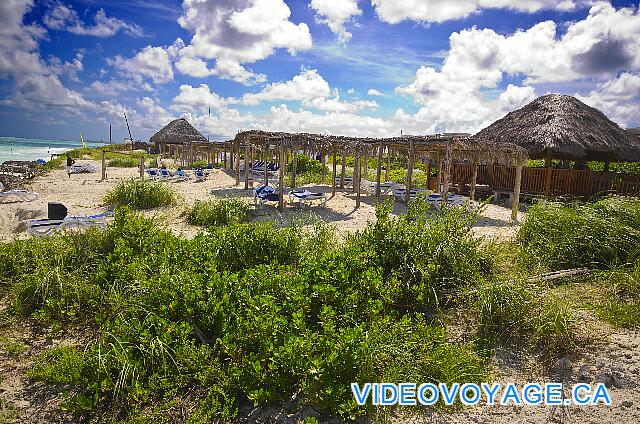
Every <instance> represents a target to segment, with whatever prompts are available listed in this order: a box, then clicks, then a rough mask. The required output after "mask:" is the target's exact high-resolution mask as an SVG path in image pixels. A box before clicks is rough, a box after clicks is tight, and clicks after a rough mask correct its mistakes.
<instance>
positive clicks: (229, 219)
mask: <svg viewBox="0 0 640 424" xmlns="http://www.w3.org/2000/svg"><path fill="white" fill-rule="evenodd" d="M249 209H250V208H249V204H248V203H247V202H246V200H243V199H240V198H237V197H231V198H223V199H217V200H209V201H204V202H202V201H196V202H195V204H194V205H193V206H191V207H189V208H187V209H186V210H185V212H184V216H186V218H187V221H188V222H189V224H191V225H198V226H201V227H211V226H216V227H219V226H222V225H229V224H240V223H243V222H246V221H247V220H248V219H249Z"/></svg>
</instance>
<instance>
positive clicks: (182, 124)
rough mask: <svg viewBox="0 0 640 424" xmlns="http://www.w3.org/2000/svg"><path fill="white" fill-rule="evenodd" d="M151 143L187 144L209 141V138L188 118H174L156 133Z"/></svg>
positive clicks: (150, 140)
mask: <svg viewBox="0 0 640 424" xmlns="http://www.w3.org/2000/svg"><path fill="white" fill-rule="evenodd" d="M149 142H150V143H169V144H187V143H193V142H198V143H201V142H207V138H206V137H205V136H203V135H202V134H200V132H199V131H198V130H197V129H195V128H194V127H193V125H191V124H190V123H189V122H188V121H187V120H186V119H184V118H180V119H174V120H173V121H171V122H169V123H168V124H167V125H166V126H165V127H164V128H163V129H161V130H160V131H158V132H157V133H155V134H154V135H153V136H152V137H151V138H150V139H149Z"/></svg>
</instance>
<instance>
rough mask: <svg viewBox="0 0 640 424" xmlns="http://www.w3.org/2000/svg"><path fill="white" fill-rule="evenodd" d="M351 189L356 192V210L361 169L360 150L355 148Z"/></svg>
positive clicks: (358, 204)
mask: <svg viewBox="0 0 640 424" xmlns="http://www.w3.org/2000/svg"><path fill="white" fill-rule="evenodd" d="M354 166H355V168H354V175H353V189H354V191H355V192H356V209H357V208H359V207H360V177H361V173H362V168H361V166H360V148H359V147H356V157H355V162H354Z"/></svg>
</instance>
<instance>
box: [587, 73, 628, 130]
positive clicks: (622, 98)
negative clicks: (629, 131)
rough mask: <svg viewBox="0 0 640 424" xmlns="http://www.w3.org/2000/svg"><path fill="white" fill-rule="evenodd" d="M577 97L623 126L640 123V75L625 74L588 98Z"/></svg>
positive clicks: (598, 89)
mask: <svg viewBox="0 0 640 424" xmlns="http://www.w3.org/2000/svg"><path fill="white" fill-rule="evenodd" d="M576 97H577V98H579V99H580V100H582V101H583V102H585V103H586V104H588V105H590V106H592V107H595V108H596V109H599V110H600V111H602V112H603V113H604V114H605V115H607V116H608V117H609V118H611V119H612V120H613V121H615V122H617V123H618V124H620V125H621V126H623V127H624V126H628V125H631V124H635V125H637V124H638V123H640V74H638V73H630V72H624V73H622V74H621V75H620V76H619V77H617V78H615V79H613V80H610V81H607V82H605V83H602V84H599V85H598V87H597V88H596V89H595V90H592V91H591V92H590V93H589V94H588V95H587V96H580V95H579V94H576Z"/></svg>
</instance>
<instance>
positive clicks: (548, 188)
mask: <svg viewBox="0 0 640 424" xmlns="http://www.w3.org/2000/svg"><path fill="white" fill-rule="evenodd" d="M544 164H545V166H546V167H547V173H546V175H545V180H544V193H545V195H546V196H550V195H551V184H552V183H553V162H552V160H551V152H547V154H546V157H545V159H544Z"/></svg>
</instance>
